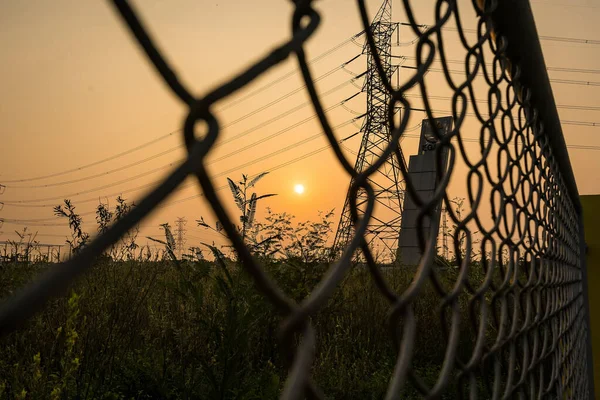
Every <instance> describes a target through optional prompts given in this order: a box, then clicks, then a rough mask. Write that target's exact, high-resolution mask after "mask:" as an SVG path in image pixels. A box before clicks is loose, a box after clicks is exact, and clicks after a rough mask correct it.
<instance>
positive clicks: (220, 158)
mask: <svg viewBox="0 0 600 400" xmlns="http://www.w3.org/2000/svg"><path fill="white" fill-rule="evenodd" d="M340 104H341V103H338V104H336V105H334V106H332V107H329V108H328V109H327V111H331V110H332V109H334V108H336V107H338V106H339V105H340ZM361 117H362V116H359V117H355V118H352V119H350V120H348V121H346V122H344V123H342V124H341V125H340V126H345V125H346V124H348V123H351V122H353V121H355V120H357V119H359V118H361ZM315 118H316V115H312V116H310V117H308V118H305V119H304V120H302V121H300V122H297V123H295V124H293V125H291V126H288V127H286V128H283V129H281V130H279V131H278V132H275V133H273V134H271V135H269V136H267V137H266V138H262V139H259V140H257V141H255V142H253V143H251V144H249V145H247V146H245V147H243V148H241V149H236V150H235V151H233V152H230V153H228V154H226V155H224V156H222V157H219V158H217V159H215V160H211V161H210V162H207V164H206V165H212V164H215V163H216V162H219V161H222V160H224V159H226V158H229V157H232V156H235V155H237V154H239V153H240V152H241V151H244V150H248V149H250V148H252V147H255V146H257V145H260V144H262V143H264V142H265V141H267V140H270V139H273V138H275V137H277V136H280V135H282V134H283V133H286V132H289V131H290V130H292V129H295V128H297V127H299V126H301V125H303V124H305V123H307V122H309V121H311V120H313V119H315ZM316 136H317V135H313V136H312V137H311V138H312V139H314V138H316ZM312 139H311V140H312ZM287 148H289V146H288V147H286V148H285V149H287ZM282 150H283V149H280V150H278V151H282ZM181 161H182V160H178V161H176V162H172V163H169V164H168V165H163V166H160V167H158V168H154V169H152V170H150V171H144V172H142V173H140V174H137V175H135V176H132V177H128V178H125V179H122V180H120V181H118V182H112V183H110V184H107V185H103V186H99V187H94V188H91V189H87V190H84V191H80V192H75V193H70V194H65V195H59V196H53V197H46V198H41V199H28V200H8V201H5V202H4V203H5V204H6V205H15V204H24V203H37V202H41V201H53V200H62V199H65V198H69V199H72V198H74V197H77V196H81V195H83V194H88V193H93V192H97V191H99V190H104V189H107V188H111V187H114V186H117V185H121V184H124V183H128V182H130V181H133V180H136V179H139V178H141V177H143V176H147V175H149V174H152V173H155V172H158V171H160V170H165V169H167V168H169V167H172V166H173V165H174V164H176V163H179V162H181ZM158 182H160V181H155V182H152V183H150V184H145V185H142V187H140V188H145V187H148V186H149V185H151V184H154V183H158ZM133 190H136V189H129V190H125V191H123V192H122V193H125V192H129V191H133ZM115 195H118V193H117V194H111V195H108V196H115ZM103 197H104V196H103ZM91 200H92V201H95V200H96V199H95V198H94V199H91Z"/></svg>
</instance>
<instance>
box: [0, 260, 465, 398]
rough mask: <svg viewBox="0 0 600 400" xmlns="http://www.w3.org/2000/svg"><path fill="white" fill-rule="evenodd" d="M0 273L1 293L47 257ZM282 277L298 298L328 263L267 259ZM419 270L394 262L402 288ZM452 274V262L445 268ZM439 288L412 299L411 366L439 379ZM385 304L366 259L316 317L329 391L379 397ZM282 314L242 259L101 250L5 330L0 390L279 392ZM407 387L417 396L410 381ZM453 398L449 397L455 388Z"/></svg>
mask: <svg viewBox="0 0 600 400" xmlns="http://www.w3.org/2000/svg"><path fill="white" fill-rule="evenodd" d="M3 268H4V270H3V273H2V274H1V275H0V283H1V285H0V287H1V288H2V289H1V290H2V296H3V297H6V296H7V295H9V294H10V292H11V290H14V288H16V287H18V286H21V284H23V283H24V282H26V281H28V280H29V279H30V278H31V277H32V276H33V275H35V274H37V273H38V272H40V269H43V268H44V267H43V266H36V265H27V264H18V263H12V264H7V265H4V266H3ZM266 268H267V270H268V272H269V273H270V274H271V275H272V276H273V277H274V279H275V280H276V281H277V283H278V284H279V285H280V286H281V287H282V289H283V290H284V291H285V292H286V293H287V294H288V295H289V296H291V297H292V298H294V299H295V300H297V301H300V300H301V299H303V298H304V297H306V296H307V295H308V294H309V293H310V292H311V290H312V289H313V288H314V287H315V285H316V284H317V283H318V282H319V280H320V279H321V277H322V274H323V273H324V270H325V266H324V265H322V264H311V263H303V262H299V261H294V262H291V261H272V262H270V263H268V264H267V265H266ZM412 273H413V271H411V270H408V269H406V268H394V269H392V270H388V271H387V272H386V276H387V279H388V280H389V281H390V282H391V283H392V285H393V286H394V287H395V288H396V289H398V290H400V289H402V288H403V287H404V288H405V287H407V286H408V285H409V283H410V280H411V279H412ZM440 276H441V277H442V280H443V281H444V282H446V283H447V284H450V283H451V282H452V281H453V280H454V279H455V278H456V273H454V272H453V271H452V270H446V271H445V272H443V273H442V274H441V275H440ZM440 304H441V303H440V297H439V295H438V294H437V293H436V292H435V291H434V290H433V289H432V288H428V289H427V290H426V292H425V293H423V294H422V295H421V296H420V298H419V300H418V301H417V303H416V304H415V312H416V316H417V322H418V327H419V328H418V332H419V334H418V335H417V341H416V343H415V349H416V353H415V359H414V362H413V365H414V368H415V372H416V373H417V374H418V375H419V376H421V377H423V379H424V381H425V383H426V384H428V385H432V384H433V383H435V378H436V377H437V374H438V373H439V370H440V367H441V364H442V362H443V358H444V352H445V349H446V343H445V339H444V334H443V331H442V329H443V327H442V326H441V324H442V321H441V320H440V317H439V315H440V312H439V306H440ZM460 307H461V309H463V314H464V316H465V321H464V323H463V324H462V325H461V328H460V329H461V345H460V348H459V353H460V352H462V353H463V356H464V357H463V358H464V359H466V358H468V355H469V354H470V352H471V351H472V346H473V338H474V333H473V331H472V328H471V327H470V324H469V322H468V320H467V316H468V315H469V313H468V310H467V308H468V304H467V301H466V299H462V300H461V304H460ZM389 310H390V305H389V304H388V303H386V301H385V300H384V298H383V296H381V295H380V293H379V292H378V291H377V289H376V288H375V287H374V285H373V284H372V283H371V280H370V278H369V276H368V272H367V271H366V269H363V268H361V267H356V268H355V269H354V270H353V272H352V273H351V274H350V275H349V276H348V277H347V278H346V279H345V281H344V283H343V284H342V285H341V287H340V288H338V290H337V291H336V292H335V294H334V296H333V298H332V299H331V300H330V301H329V302H328V304H327V305H326V306H325V307H324V308H323V309H322V310H321V311H320V312H319V313H318V314H317V315H316V316H315V317H314V318H313V321H312V322H313V324H314V326H315V328H316V331H317V339H318V341H317V349H316V354H317V355H316V360H315V362H314V365H313V371H312V374H313V376H314V378H315V380H316V381H317V383H318V384H319V385H320V386H321V387H322V388H323V390H324V392H325V393H326V394H327V396H328V398H332V399H340V398H344V399H379V398H382V397H383V395H384V393H385V390H386V387H387V385H388V383H389V379H390V377H391V374H392V371H393V368H394V363H395V357H396V354H397V351H396V350H395V349H394V346H393V342H392V340H391V336H390V333H389V332H390V329H389V326H388V313H389ZM280 322H281V319H280V317H279V316H278V315H277V314H276V313H275V312H274V310H273V309H272V307H271V306H270V305H269V304H268V303H267V302H265V300H264V299H263V297H262V296H261V295H259V294H258V292H257V291H256V290H255V288H254V286H253V283H252V280H251V279H250V278H249V277H248V276H247V275H246V273H245V272H244V271H243V269H242V268H240V266H239V265H237V264H236V263H233V262H226V263H223V264H219V263H214V262H207V261H200V262H178V263H177V264H174V263H173V262H169V261H163V262H138V261H125V262H114V261H109V260H107V259H103V260H102V261H101V262H99V264H98V265H96V266H95V267H94V269H93V271H92V272H91V273H90V274H89V275H87V276H85V277H83V278H82V279H81V280H79V281H78V282H77V283H76V284H75V285H74V287H73V291H72V292H71V294H70V296H67V297H65V298H61V299H57V300H53V301H52V302H51V303H50V305H49V306H48V307H47V308H46V309H45V310H44V311H43V312H42V313H40V314H38V315H37V316H35V317H34V318H32V319H31V320H29V321H28V322H27V323H26V324H25V325H24V326H23V327H21V329H19V330H18V331H17V332H15V333H13V334H11V335H9V336H7V337H5V338H3V339H2V340H1V342H0V390H1V391H2V394H1V395H0V398H3V399H16V398H35V399H45V398H57V399H58V398H80V399H106V398H112V399H131V398H134V399H145V398H164V399H188V398H210V399H275V398H277V396H278V394H279V392H280V390H281V387H282V383H283V381H284V379H285V375H286V371H285V369H284V368H283V364H282V360H281V358H280V352H279V348H278V347H279V345H278V341H277V337H278V336H277V333H278V325H279V323H280ZM404 395H405V397H404V398H420V396H419V395H418V393H417V392H416V391H415V390H412V389H407V390H406V393H405V394H404ZM449 398H452V397H449Z"/></svg>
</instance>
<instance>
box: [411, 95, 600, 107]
mask: <svg viewBox="0 0 600 400" xmlns="http://www.w3.org/2000/svg"><path fill="white" fill-rule="evenodd" d="M404 97H412V98H419V99H421V98H422V96H421V95H420V94H411V93H407V94H405V95H404ZM427 98H428V99H429V100H452V97H450V96H436V95H427ZM475 102H476V103H480V104H488V102H487V101H486V100H475ZM556 108H561V109H565V110H578V111H600V107H594V106H582V105H568V104H562V105H557V106H556Z"/></svg>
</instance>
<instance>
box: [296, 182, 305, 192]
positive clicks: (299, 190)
mask: <svg viewBox="0 0 600 400" xmlns="http://www.w3.org/2000/svg"><path fill="white" fill-rule="evenodd" d="M294 192H296V193H297V194H302V193H304V185H301V184H299V183H298V184H297V185H295V186H294Z"/></svg>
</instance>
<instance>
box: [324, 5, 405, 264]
mask: <svg viewBox="0 0 600 400" xmlns="http://www.w3.org/2000/svg"><path fill="white" fill-rule="evenodd" d="M391 19H392V2H391V0H385V1H384V2H383V4H382V6H381V8H380V9H379V11H378V12H377V15H376V16H375V18H374V19H373V22H372V23H371V31H372V32H373V37H374V39H375V45H376V47H377V50H378V54H379V56H380V58H381V61H382V64H383V68H384V70H385V72H386V75H387V77H388V79H389V80H390V81H391V77H392V74H393V73H394V72H395V71H396V67H394V66H392V64H391V61H392V36H393V34H394V32H395V31H396V29H398V24H397V23H392V22H391ZM363 54H366V55H367V74H366V79H365V83H364V85H363V89H362V90H363V92H365V93H366V95H367V96H366V97H367V113H366V118H365V120H364V122H363V125H362V127H361V132H362V141H361V144H360V150H359V152H358V156H357V158H356V164H355V169H356V171H359V172H362V171H364V170H365V169H367V168H368V167H369V166H370V165H372V163H374V162H375V160H376V159H377V158H378V157H379V154H381V153H382V152H383V150H384V148H385V147H387V145H388V144H389V143H390V140H391V132H390V125H389V122H388V113H387V109H388V104H389V102H390V94H389V93H388V92H387V90H386V89H385V87H384V85H383V82H382V80H381V77H380V76H379V74H378V73H377V67H376V65H375V60H374V58H373V56H372V54H371V50H370V48H369V45H368V43H367V42H366V40H365V44H364V47H363ZM400 154H402V153H400ZM401 158H403V157H402V156H401ZM400 162H404V160H399V159H398V157H397V156H395V155H392V156H391V157H390V158H389V159H388V160H387V161H386V162H385V163H384V164H383V165H382V166H381V168H379V170H378V172H377V173H375V174H373V175H372V176H371V178H369V182H370V183H371V185H372V186H373V188H374V189H375V195H376V202H375V210H374V214H373V217H372V218H371V223H370V225H369V226H368V229H367V236H366V237H367V241H368V242H369V244H370V246H371V247H372V248H373V247H375V248H377V247H379V248H380V250H382V253H385V258H387V259H388V260H391V259H394V258H395V254H396V249H397V247H398V232H399V231H400V222H401V214H402V204H403V193H404V190H403V189H404V185H403V181H402V174H401V172H400V164H399V163H400ZM352 183H353V182H350V184H352ZM349 194H350V193H349V191H348V193H347V194H346V200H345V202H344V209H343V211H342V214H341V217H340V222H339V225H338V229H337V232H336V235H335V240H334V247H333V248H334V249H335V252H336V253H337V254H336V255H339V254H340V250H341V249H343V247H344V245H345V244H346V243H348V242H349V241H350V239H351V238H352V234H353V231H354V226H353V223H352V217H351V214H350V205H349ZM366 203H367V195H366V193H365V192H364V191H363V192H359V195H358V198H357V205H358V208H359V210H362V209H363V207H364V206H366Z"/></svg>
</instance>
